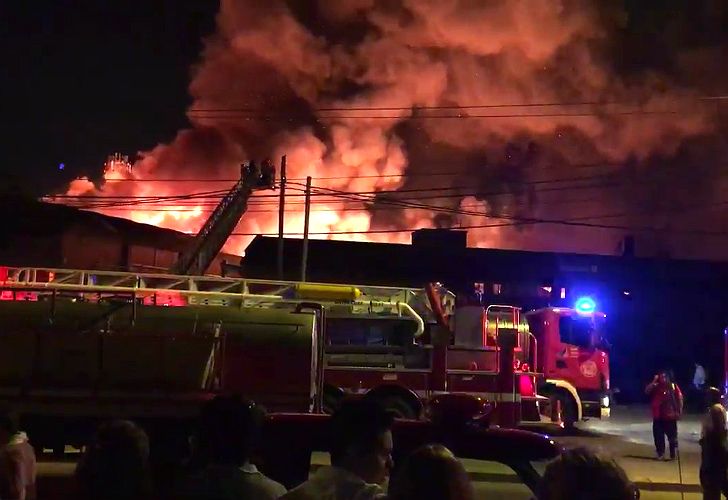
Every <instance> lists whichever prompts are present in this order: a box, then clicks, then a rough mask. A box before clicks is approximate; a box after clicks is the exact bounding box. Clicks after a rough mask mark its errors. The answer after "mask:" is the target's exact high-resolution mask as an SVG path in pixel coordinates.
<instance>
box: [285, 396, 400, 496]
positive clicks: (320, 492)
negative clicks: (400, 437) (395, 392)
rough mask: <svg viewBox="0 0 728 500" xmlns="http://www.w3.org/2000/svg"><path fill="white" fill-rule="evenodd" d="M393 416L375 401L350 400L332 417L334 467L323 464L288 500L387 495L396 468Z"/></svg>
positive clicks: (331, 443)
mask: <svg viewBox="0 0 728 500" xmlns="http://www.w3.org/2000/svg"><path fill="white" fill-rule="evenodd" d="M392 423H393V417H392V415H391V414H389V413H388V412H386V411H385V410H384V409H382V408H381V407H380V406H379V405H377V404H376V403H375V402H373V401H369V400H366V399H362V400H358V401H346V402H344V403H343V404H342V405H341V407H340V408H339V410H337V412H336V413H335V414H334V415H333V416H332V417H331V422H330V425H331V428H330V452H331V464H332V465H331V467H322V468H321V469H319V470H317V471H316V473H315V474H314V475H313V477H311V478H310V479H309V480H308V481H306V482H305V483H303V484H302V485H300V486H298V487H297V488H295V489H293V490H291V491H290V492H289V493H288V494H287V495H285V496H284V497H283V498H284V499H285V500H370V499H375V498H384V490H383V489H382V486H381V485H383V484H384V483H385V482H386V481H387V478H388V476H389V472H390V470H391V468H392V447H393V445H392V431H391V427H392Z"/></svg>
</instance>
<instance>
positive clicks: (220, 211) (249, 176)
mask: <svg viewBox="0 0 728 500" xmlns="http://www.w3.org/2000/svg"><path fill="white" fill-rule="evenodd" d="M274 188H275V168H274V167H273V164H272V163H271V162H270V161H269V160H265V161H264V162H263V164H262V166H261V167H260V169H258V168H257V166H256V164H255V162H250V163H248V164H243V165H241V167H240V179H239V180H238V181H237V182H236V183H235V185H234V186H233V187H232V189H230V191H229V192H228V193H227V194H226V195H225V197H223V199H222V200H221V201H220V203H219V204H218V205H217V207H215V210H214V211H213V212H212V214H210V217H209V218H208V219H207V221H205V224H204V225H203V226H202V228H201V229H200V231H199V232H198V233H197V235H196V236H195V239H194V241H193V242H192V245H190V247H189V248H188V249H187V250H186V251H185V252H183V253H182V255H181V256H180V258H179V259H178V260H177V262H176V263H175V264H174V266H172V268H171V269H170V272H171V273H173V274H184V275H188V276H189V275H191V276H202V275H203V274H205V271H206V270H207V268H208V267H210V264H212V262H213V260H214V259H215V257H216V256H217V254H218V253H219V252H220V250H221V249H222V247H223V245H224V244H225V242H226V241H227V239H228V238H229V237H230V234H231V233H232V232H233V231H234V230H235V226H237V225H238V222H239V221H240V218H241V217H242V216H243V214H244V213H245V210H246V209H247V206H248V199H250V196H251V195H252V193H253V191H255V190H260V189H274Z"/></svg>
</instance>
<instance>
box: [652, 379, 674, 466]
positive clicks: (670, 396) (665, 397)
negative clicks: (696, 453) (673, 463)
mask: <svg viewBox="0 0 728 500" xmlns="http://www.w3.org/2000/svg"><path fill="white" fill-rule="evenodd" d="M645 393H647V395H648V396H649V397H650V406H651V408H652V436H653V438H654V440H655V451H656V452H657V459H658V460H663V459H664V458H665V436H667V440H668V442H669V444H670V460H674V459H675V453H676V452H677V421H678V420H680V417H681V416H682V410H683V396H682V392H681V391H680V388H679V387H678V386H677V384H675V383H674V382H673V381H672V379H671V377H670V374H669V373H668V372H667V371H661V372H660V373H658V374H657V375H655V378H654V379H653V380H652V382H650V383H649V384H648V385H647V387H646V388H645Z"/></svg>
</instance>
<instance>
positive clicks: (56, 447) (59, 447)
mask: <svg viewBox="0 0 728 500" xmlns="http://www.w3.org/2000/svg"><path fill="white" fill-rule="evenodd" d="M51 450H53V458H55V459H61V458H63V457H64V456H65V455H66V445H65V444H63V443H58V442H56V443H53V444H52V445H51Z"/></svg>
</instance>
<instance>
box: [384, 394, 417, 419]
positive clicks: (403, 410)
mask: <svg viewBox="0 0 728 500" xmlns="http://www.w3.org/2000/svg"><path fill="white" fill-rule="evenodd" d="M379 404H381V405H382V406H383V407H384V409H385V410H387V411H390V412H392V413H393V414H394V416H395V417H397V418H404V419H409V420H417V419H418V418H419V414H418V412H417V410H415V409H414V408H413V407H412V405H411V404H409V403H408V402H407V401H406V400H405V399H402V398H400V397H398V396H384V397H383V398H381V399H379Z"/></svg>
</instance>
